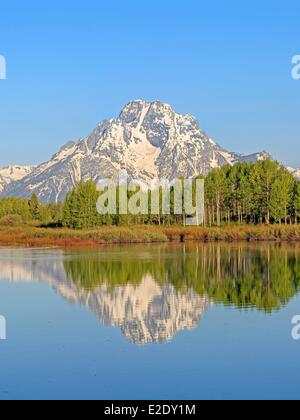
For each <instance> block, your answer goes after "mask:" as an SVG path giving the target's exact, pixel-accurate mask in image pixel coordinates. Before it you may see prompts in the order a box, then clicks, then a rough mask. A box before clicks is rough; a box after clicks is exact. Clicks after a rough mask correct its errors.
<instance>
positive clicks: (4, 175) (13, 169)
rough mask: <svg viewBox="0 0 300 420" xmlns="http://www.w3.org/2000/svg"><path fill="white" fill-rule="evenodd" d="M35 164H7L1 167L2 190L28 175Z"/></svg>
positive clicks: (0, 180) (0, 188) (0, 182)
mask: <svg viewBox="0 0 300 420" xmlns="http://www.w3.org/2000/svg"><path fill="white" fill-rule="evenodd" d="M33 169H34V167H33V166H16V165H15V166H13V165H11V166H7V167H5V168H2V169H0V192H2V191H3V190H4V189H5V188H6V187H7V186H8V185H9V184H11V183H12V182H15V181H20V180H21V179H23V178H25V177H26V176H28V175H29V174H30V173H31V172H32V171H33Z"/></svg>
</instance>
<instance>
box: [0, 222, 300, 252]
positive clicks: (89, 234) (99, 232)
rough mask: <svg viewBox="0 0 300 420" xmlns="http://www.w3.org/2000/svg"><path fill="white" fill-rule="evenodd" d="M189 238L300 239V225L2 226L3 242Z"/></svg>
mask: <svg viewBox="0 0 300 420" xmlns="http://www.w3.org/2000/svg"><path fill="white" fill-rule="evenodd" d="M185 242H200V243H211V242H225V243H226V242H227V243H231V242H251V243H255V242H275V243H284V242H290V243H292V242H294V243H297V242H300V225H269V226H264V225H260V226H250V225H241V226H238V225H226V226H222V227H182V226H171V227H167V226H160V227H159V226H146V225H145V226H144V225H135V226H119V227H117V226H112V227H111V226H103V227H99V228H96V229H86V230H72V229H66V228H41V227H36V226H29V225H24V226H20V227H3V226H2V227H0V246H25V247H32V248H34V247H46V246H50V247H83V248H95V247H99V246H103V245H129V244H151V243H153V244H155V243H185Z"/></svg>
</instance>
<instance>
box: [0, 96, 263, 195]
mask: <svg viewBox="0 0 300 420" xmlns="http://www.w3.org/2000/svg"><path fill="white" fill-rule="evenodd" d="M267 157H270V156H269V155H267V154H266V153H265V152H263V153H261V154H254V155H250V156H242V155H240V154H236V153H229V152H227V151H226V150H224V149H222V148H221V147H220V146H219V145H217V144H216V143H215V142H214V141H213V140H212V139H210V138H209V137H208V136H207V134H206V133H205V132H204V131H203V130H202V129H201V128H200V126H199V123H198V122H197V120H196V119H195V118H194V117H193V116H191V115H180V114H178V113H176V112H175V111H174V110H173V109H172V108H171V106H170V105H166V104H162V103H160V102H151V103H149V102H145V101H141V100H138V101H134V102H131V103H129V104H128V105H126V106H125V107H124V109H123V110H122V111H121V113H120V115H119V117H118V118H117V119H114V120H110V121H103V122H102V123H100V124H99V125H98V127H97V128H96V129H95V130H94V131H93V132H92V134H91V135H90V136H88V137H86V138H84V139H82V140H81V141H79V142H78V143H75V142H70V143H67V144H66V145H65V146H63V147H62V149H61V150H60V151H59V152H58V153H57V154H56V155H54V156H53V157H52V159H51V160H50V161H48V162H46V163H44V164H42V165H40V166H38V167H36V168H35V169H34V170H33V171H32V172H31V173H30V174H29V175H28V176H26V177H25V178H24V179H22V180H20V181H17V182H13V183H11V184H10V185H8V186H7V188H6V189H5V190H4V191H3V193H2V196H13V197H24V198H28V197H30V196H31V194H32V193H36V194H37V196H38V197H39V199H40V200H41V201H45V202H48V201H57V200H63V199H64V197H65V195H66V193H67V192H68V191H69V190H70V189H71V188H72V187H73V186H74V185H75V183H76V182H78V181H81V180H83V181H84V180H88V179H93V180H94V181H97V180H99V179H103V178H114V179H118V174H119V171H120V170H126V171H127V173H128V175H129V177H130V178H135V179H136V178H138V179H140V180H143V181H144V182H146V183H150V182H151V181H152V180H153V179H157V178H160V179H161V178H164V179H169V180H172V179H174V178H177V177H193V176H196V175H199V174H203V175H206V174H207V173H208V172H209V171H211V170H212V169H213V168H218V167H221V166H222V165H225V164H227V163H229V164H233V163H235V162H237V161H250V162H252V161H256V160H258V159H266V158H267Z"/></svg>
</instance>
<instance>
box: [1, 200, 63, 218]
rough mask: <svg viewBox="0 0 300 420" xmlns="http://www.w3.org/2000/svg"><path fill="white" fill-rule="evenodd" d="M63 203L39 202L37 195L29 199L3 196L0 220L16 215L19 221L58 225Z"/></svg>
mask: <svg viewBox="0 0 300 420" xmlns="http://www.w3.org/2000/svg"><path fill="white" fill-rule="evenodd" d="M62 213H63V204H61V203H50V204H42V203H39V201H38V199H37V196H36V195H35V194H33V195H32V197H31V199H30V200H26V199H21V198H3V199H1V200H0V221H1V220H5V218H7V217H9V216H17V217H18V219H19V220H20V222H23V223H28V222H31V221H36V222H39V223H40V224H42V225H50V224H53V225H59V224H61V222H62Z"/></svg>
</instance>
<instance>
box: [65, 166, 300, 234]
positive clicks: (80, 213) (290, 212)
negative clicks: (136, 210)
mask: <svg viewBox="0 0 300 420" xmlns="http://www.w3.org/2000/svg"><path fill="white" fill-rule="evenodd" d="M195 193H196V192H195V191H194V195H195ZM117 194H118V196H119V194H120V189H119V190H118V191H117ZM127 194H128V199H130V197H131V196H132V195H133V194H134V193H132V192H128V193H127ZM144 194H145V193H144ZM146 194H147V193H146ZM148 196H149V197H148V198H149V200H148V214H146V215H141V214H136V215H132V214H128V215H121V214H119V213H120V212H119V211H118V209H119V203H118V202H117V214H116V215H107V216H101V215H99V213H98V212H97V209H96V203H97V200H98V198H99V192H98V191H97V189H96V185H95V184H94V183H93V182H92V181H88V182H86V183H79V184H77V185H76V187H75V188H74V189H73V191H71V192H70V193H69V194H68V195H67V199H66V203H65V206H64V211H63V224H64V225H65V226H67V227H72V228H86V227H95V226H98V225H102V224H108V225H123V224H129V225H130V224H137V223H142V224H157V225H174V224H184V223H185V214H183V215H176V214H174V205H173V203H174V195H172V191H171V214H168V215H164V214H163V211H162V206H161V214H160V215H153V214H151V202H150V193H148ZM161 198H162V197H161V196H160V200H161ZM194 198H195V197H194ZM299 218H300V181H299V180H297V179H296V178H295V177H294V176H293V175H292V174H291V173H290V172H289V171H288V170H287V169H286V168H285V167H283V166H281V165H279V164H278V163H276V162H274V161H270V160H266V161H261V162H257V163H254V164H250V163H237V164H236V165H234V166H230V165H226V166H223V167H222V168H220V169H216V170H214V171H212V172H211V173H210V174H209V175H208V176H207V177H206V178H205V217H204V219H205V220H204V223H205V224H206V225H218V226H219V225H221V224H223V223H240V224H244V223H245V224H246V223H251V224H262V223H265V224H270V223H279V224H281V223H286V224H287V223H298V222H299Z"/></svg>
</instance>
